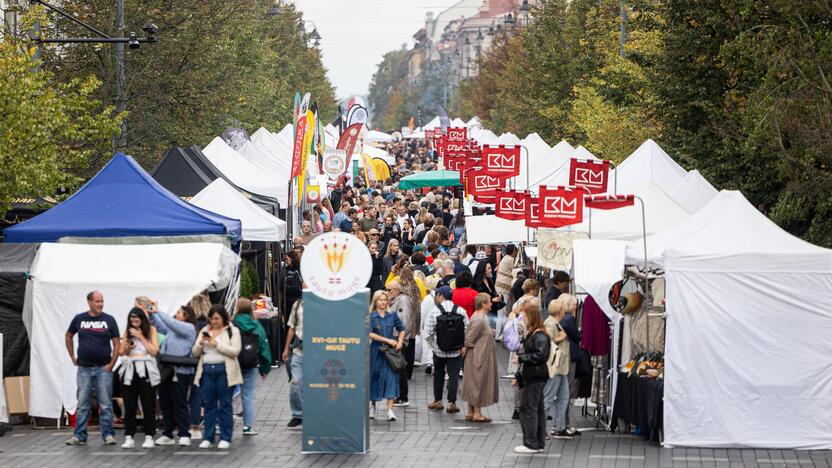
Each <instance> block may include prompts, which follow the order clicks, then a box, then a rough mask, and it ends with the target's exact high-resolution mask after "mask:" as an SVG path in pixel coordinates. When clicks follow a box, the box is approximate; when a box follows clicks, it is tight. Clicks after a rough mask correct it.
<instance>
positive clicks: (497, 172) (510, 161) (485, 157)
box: [480, 145, 520, 177]
mask: <svg viewBox="0 0 832 468" xmlns="http://www.w3.org/2000/svg"><path fill="white" fill-rule="evenodd" d="M480 154H481V157H482V164H483V166H484V168H483V171H484V172H485V173H486V174H490V175H494V176H500V177H515V176H518V175H520V147H519V146H514V147H509V148H506V147H505V146H503V145H499V146H492V145H482V149H481V150H480Z"/></svg>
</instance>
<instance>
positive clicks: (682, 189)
mask: <svg viewBox="0 0 832 468" xmlns="http://www.w3.org/2000/svg"><path fill="white" fill-rule="evenodd" d="M716 194H717V190H716V189H715V188H714V186H713V185H711V183H710V182H708V180H707V179H705V178H704V177H702V174H700V173H699V171H697V170H696V169H694V170H692V171H690V172H688V173H687V175H686V176H685V178H684V179H682V182H681V183H680V184H679V186H678V187H676V189H675V190H673V191H672V192H670V196H671V197H672V198H673V199H674V200H676V203H678V204H679V205H681V206H682V208H684V209H686V210H688V211H689V212H691V213H695V212H697V211H699V210H700V209H701V208H702V207H703V206H705V205H707V204H708V202H709V201H711V199H713V198H714V197H715V196H716Z"/></svg>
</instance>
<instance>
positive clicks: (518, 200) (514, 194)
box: [495, 190, 526, 221]
mask: <svg viewBox="0 0 832 468" xmlns="http://www.w3.org/2000/svg"><path fill="white" fill-rule="evenodd" d="M495 203H496V205H497V210H496V215H497V217H498V218H502V219H509V220H512V221H517V220H521V219H525V218H526V193H525V192H518V191H514V190H497V197H496V202H495Z"/></svg>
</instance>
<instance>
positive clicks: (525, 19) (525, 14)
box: [520, 0, 531, 26]
mask: <svg viewBox="0 0 832 468" xmlns="http://www.w3.org/2000/svg"><path fill="white" fill-rule="evenodd" d="M530 9H531V8H529V0H523V4H522V5H520V14H521V15H523V23H522V26H528V25H529V10H530Z"/></svg>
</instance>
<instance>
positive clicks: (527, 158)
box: [517, 145, 532, 244]
mask: <svg viewBox="0 0 832 468" xmlns="http://www.w3.org/2000/svg"><path fill="white" fill-rule="evenodd" d="M517 146H519V147H520V149H521V150H524V151H526V190H528V191H529V192H531V190H532V189H531V188H530V187H529V149H528V148H526V147H525V146H523V145H517ZM530 242H531V230H530V229H529V227H528V226H526V244H529V243H530Z"/></svg>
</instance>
